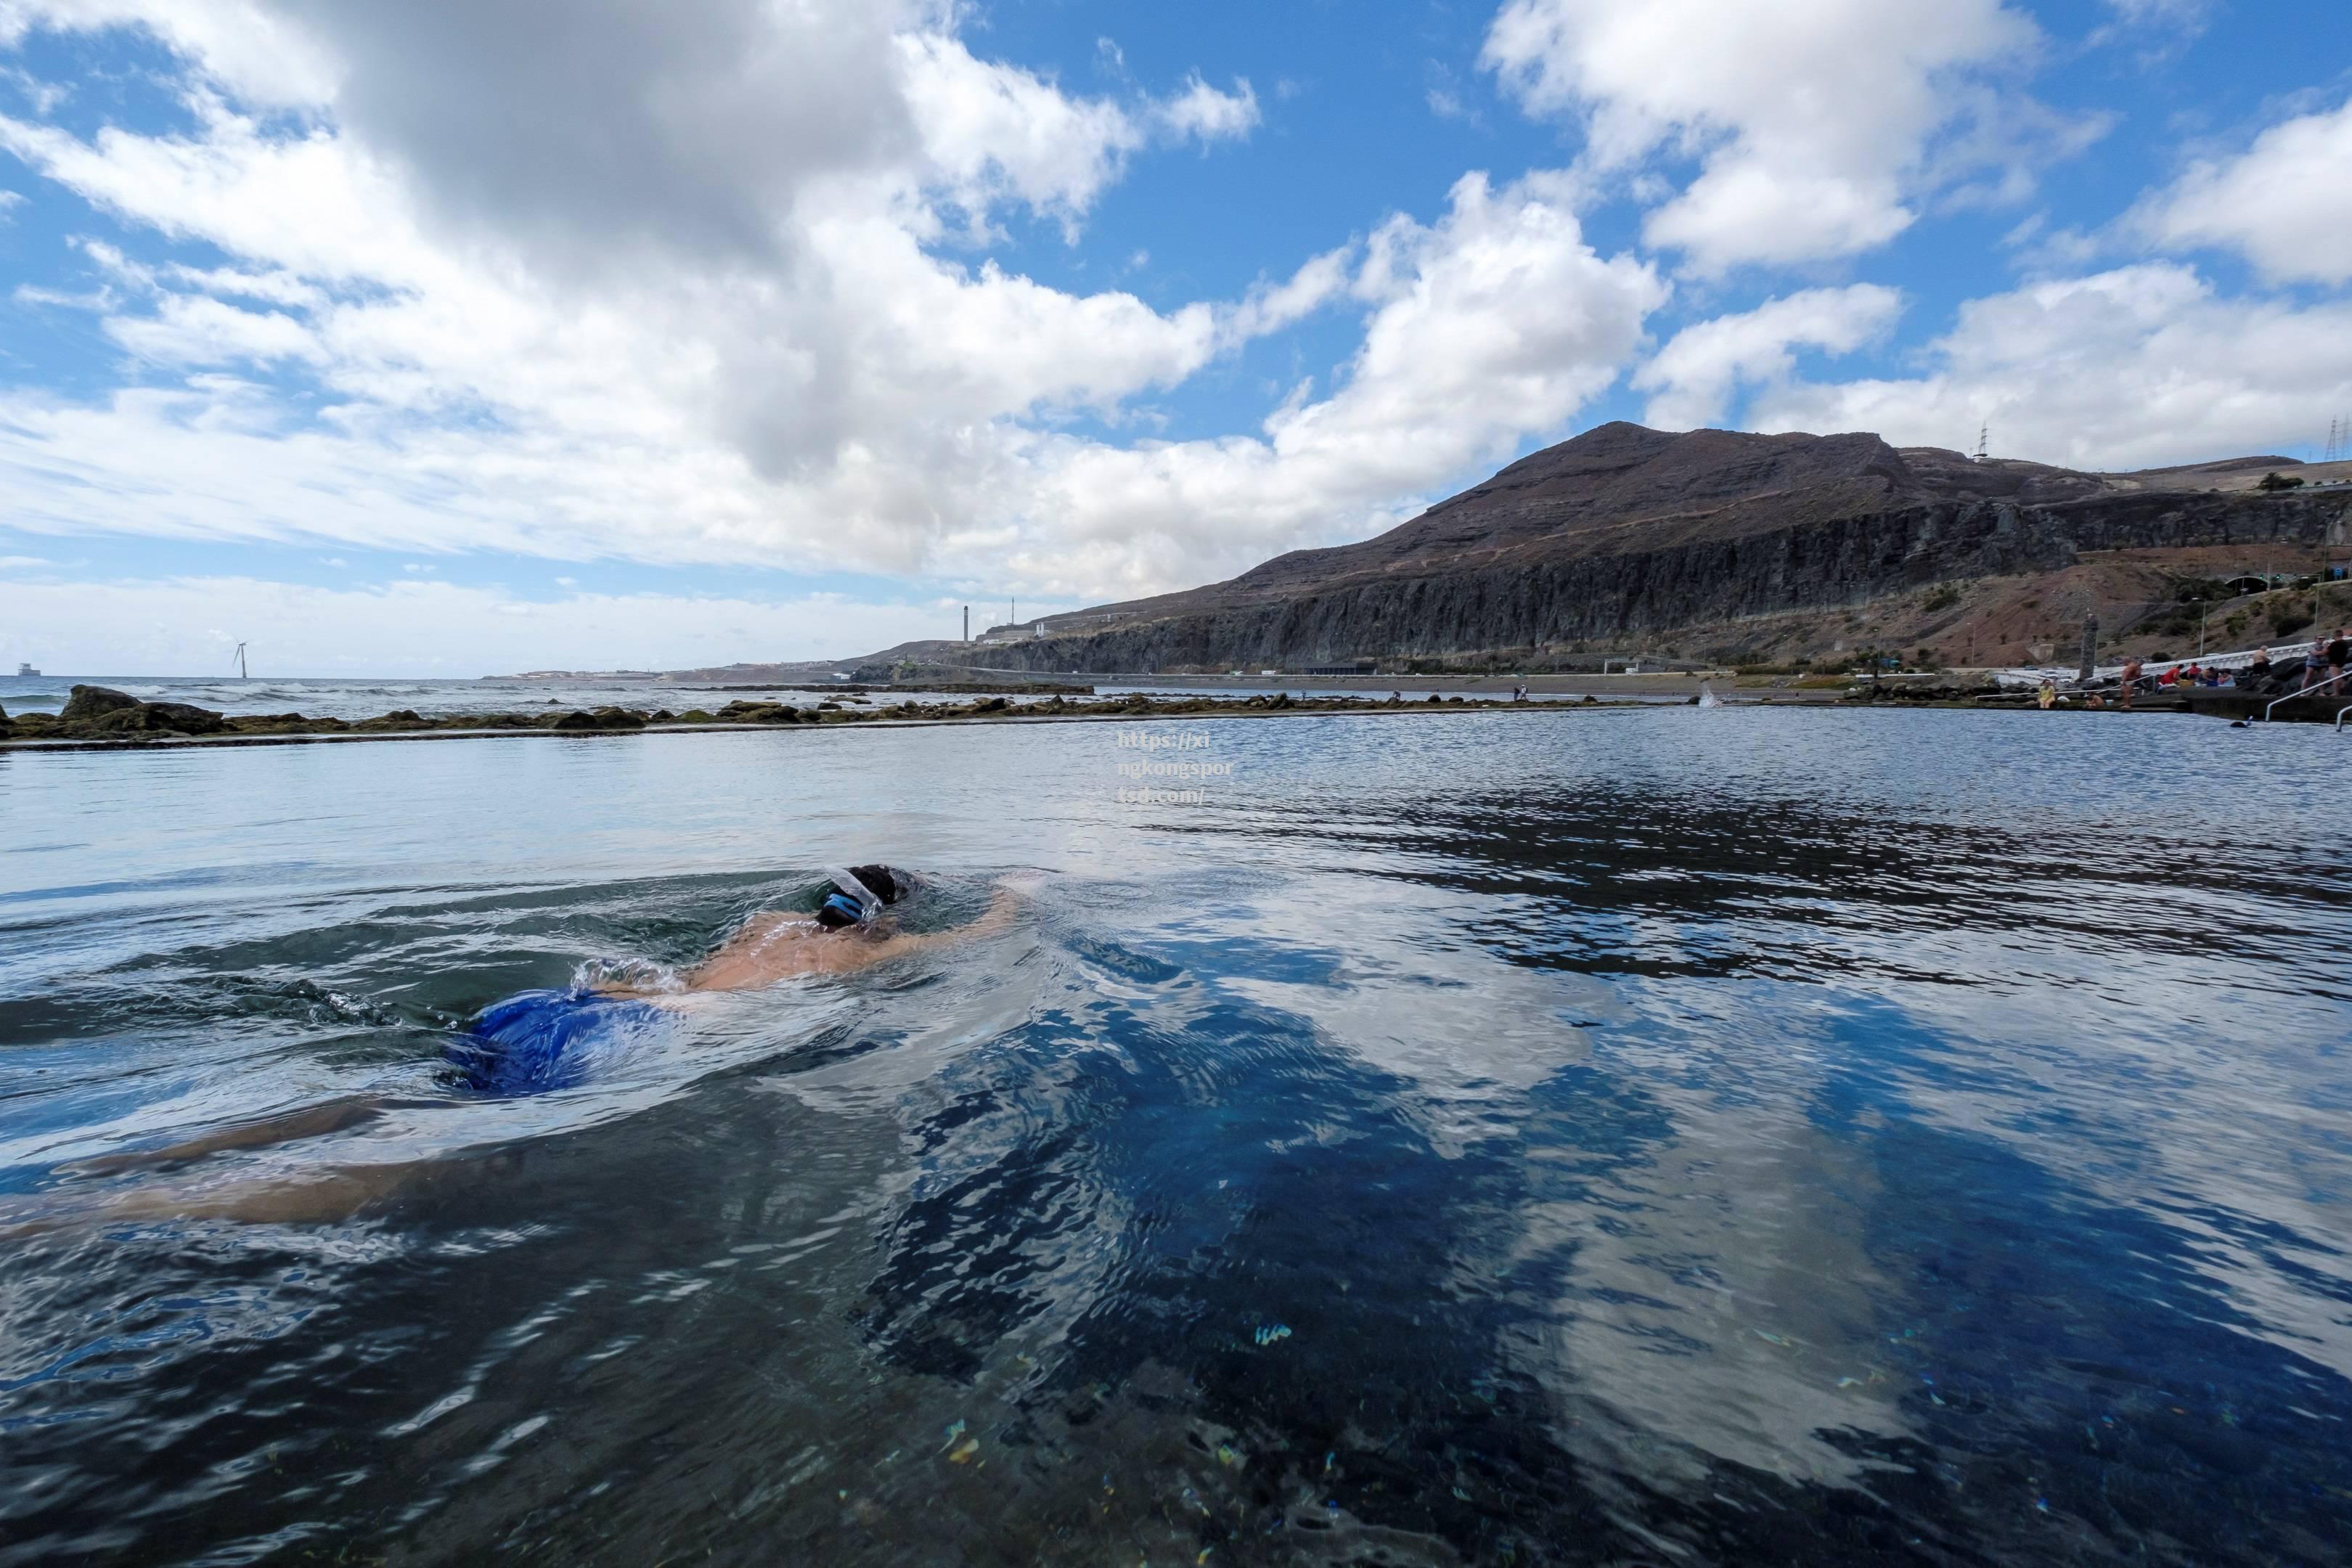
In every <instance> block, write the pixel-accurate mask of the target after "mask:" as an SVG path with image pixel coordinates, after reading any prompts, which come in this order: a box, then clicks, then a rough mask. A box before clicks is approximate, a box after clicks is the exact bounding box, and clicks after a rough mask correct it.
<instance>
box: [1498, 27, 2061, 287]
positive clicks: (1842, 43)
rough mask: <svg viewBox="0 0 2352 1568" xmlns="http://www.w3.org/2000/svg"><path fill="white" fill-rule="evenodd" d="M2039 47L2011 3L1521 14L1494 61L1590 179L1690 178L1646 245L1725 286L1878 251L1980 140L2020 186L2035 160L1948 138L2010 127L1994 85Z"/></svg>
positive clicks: (1994, 145) (1647, 231)
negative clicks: (1717, 277) (1965, 125)
mask: <svg viewBox="0 0 2352 1568" xmlns="http://www.w3.org/2000/svg"><path fill="white" fill-rule="evenodd" d="M2039 37H2040V35H2039V31H2038V29H2037V28H2036V27H2035V26H2034V25H2033V23H2032V21H2031V20H2030V19H2029V18H2028V17H2027V16H2025V15H2024V14H2023V13H2021V12H2020V11H2018V10H2014V9H2012V8H2011V7H2010V6H2008V5H2005V4H2003V0H1951V3H1949V4H1944V5H1932V6H1921V5H1888V4H1886V3H1885V0H1787V3H1784V4H1780V5H1753V4H1748V0H1648V3H1646V4H1643V5H1623V4H1620V3H1618V0H1509V3H1508V4H1507V5H1504V7H1503V8H1502V11H1501V12H1500V13H1499V14H1498V15H1497V16H1496V18H1495V22H1494V25H1493V26H1492V28H1491V29H1490V31H1489V32H1488V35H1487V37H1486V47H1485V50H1484V53H1483V56H1482V59H1483V61H1484V63H1485V64H1486V66H1487V68H1490V69H1492V70H1494V71H1495V72H1496V73H1497V75H1498V76H1499V77H1500V79H1501V80H1502V82H1503V85H1504V87H1505V89H1507V90H1508V91H1509V92H1511V93H1512V94H1514V95H1515V96H1516V97H1517V99H1518V100H1519V102H1520V103H1521V104H1522V105H1523V106H1524V107H1525V108H1526V109H1527V110H1528V111H1529V112H1531V113H1536V114H1544V115H1559V116H1567V117H1571V118H1573V119H1575V120H1576V121H1578V122H1579V123H1580V125H1581V126H1582V128H1583V130H1584V132H1585V137H1586V145H1585V153H1584V161H1585V162H1586V163H1587V164H1589V165H1590V166H1591V168H1592V169H1594V170H1595V171H1598V172H1601V173H1629V172H1633V171H1637V170H1640V169H1641V168H1642V167H1643V165H1644V164H1645V163H1647V162H1648V161H1650V160H1651V159H1653V158H1654V157H1656V156H1659V155H1662V154H1663V155H1665V156H1668V157H1673V158H1683V157H1690V158H1696V159H1697V160H1698V162H1699V172H1698V174H1697V176H1696V179H1694V180H1692V181H1691V182H1690V184H1688V185H1687V186H1685V188H1683V189H1682V191H1681V192H1680V194H1679V195H1675V196H1674V197H1673V199H1671V200H1669V201H1666V202H1665V203H1664V205H1660V206H1658V207H1656V208H1655V209H1654V211H1652V212H1651V213H1650V214H1649V216H1648V218H1647V220H1646V222H1645V225H1644V229H1643V233H1644V237H1646V238H1647V239H1648V240H1649V242H1650V243H1651V244H1653V245H1656V246H1662V247H1674V248H1676V249H1680V250H1682V251H1683V252H1685V255H1686V257H1687V258H1688V259H1689V262H1690V264H1691V266H1692V267H1693V268H1695V269H1696V270H1698V271H1701V272H1717V271H1721V270H1722V269H1724V268H1728V267H1732V266H1735V265H1738V264H1742V263H1749V262H1762V263H1777V264H1790V263H1800V262H1807V261H1812V260H1817V259H1821V258H1834V257H1842V256H1850V255H1853V254H1855V253H1857V252H1860V251H1864V250H1867V249H1870V248H1872V247H1875V246H1879V245H1883V244H1885V242H1886V241H1887V240H1889V239H1891V238H1893V237H1895V235H1897V234H1899V233H1901V232H1902V231H1903V230H1904V229H1905V228H1906V227H1908V226H1910V224H1911V223H1912V222H1913V221H1914V219H1915V218H1916V216H1917V213H1918V205H1917V204H1918V201H1919V199H1920V198H1921V197H1922V196H1923V195H1927V194H1930V190H1931V188H1932V187H1935V186H1937V185H1940V184H1950V183H1952V182H1953V181H1955V180H1957V179H1958V178H1959V177H1961V176H1962V175H1963V174H1965V173H1966V172H1967V170H1966V169H1965V168H1964V167H1960V166H1956V165H1955V164H1954V163H1953V162H1952V160H1951V158H1950V157H1948V156H1947V155H1946V154H1948V153H1950V152H1951V151H1954V150H1956V149H1958V148H1960V147H1963V146H1967V145H1969V143H1970V142H1971V140H1973V141H1974V142H1976V143H1977V148H1978V150H1977V153H1976V155H1975V159H1974V160H1973V161H1976V162H1981V161H1982V160H1984V159H1993V160H1997V161H1999V162H2000V163H2003V164H2004V165H2006V166H2007V167H2009V168H2011V169H2017V168H2021V166H2022V163H2023V161H2024V159H2025V157H2026V156H2027V150H2026V149H2021V148H2019V147H2017V146H2015V145H2013V144H2003V143H2002V142H2001V141H2000V139H1999V138H1994V139H1990V140H1987V139H1985V138H1983V137H1976V138H1973V139H1971V138H1968V137H1962V138H1958V139H1957V140H1956V139H1954V138H1953V137H1951V136H1949V135H1948V132H1953V131H1954V130H1955V129H1956V127H1958V126H1960V125H1961V124H1962V122H1964V121H1968V122H1983V121H1988V120H1995V121H1997V120H2000V119H2003V118H2014V117H2013V116H2012V115H2011V113H2010V108H2011V105H2010V104H2009V103H2007V102H2005V101H2004V100H2000V99H1999V98H1998V97H1997V96H1996V95H1995V94H1993V93H1992V92H1991V90H1990V89H1989V88H1988V87H1987V85H1986V84H1987V82H1988V81H1990V79H1992V78H1993V77H1994V76H1995V75H1996V74H1997V73H1998V72H2000V70H2003V69H2006V68H2013V67H2014V65H2015V64H2016V63H2017V62H2018V61H2019V60H2020V59H2021V58H2022V57H2024V56H2026V55H2027V54H2028V53H2030V51H2031V50H2032V48H2033V47H2034V46H2035V44H2036V42H2037V41H2038V38H2039ZM2040 112H2041V113H2042V115H2044V116H2046V111H2040ZM1939 138H1942V141H1941V142H1939V140H1938V139H1939ZM2021 188H2030V180H2029V181H2023V182H2021ZM2010 194H2011V195H2015V194H2017V193H2016V190H2015V189H2012V190H2011V193H2010Z"/></svg>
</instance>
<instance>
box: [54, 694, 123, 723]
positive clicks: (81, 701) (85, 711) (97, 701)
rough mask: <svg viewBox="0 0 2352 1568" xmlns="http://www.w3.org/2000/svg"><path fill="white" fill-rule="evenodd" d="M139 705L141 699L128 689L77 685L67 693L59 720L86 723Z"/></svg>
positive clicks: (60, 721) (61, 721)
mask: <svg viewBox="0 0 2352 1568" xmlns="http://www.w3.org/2000/svg"><path fill="white" fill-rule="evenodd" d="M139 705H140V703H139V699H137V698H136V697H133V696H131V694H130V693H129V692H127V691H117V690H115V689H113V688H112V687H110V686H77V687H75V688H74V689H73V690H72V691H71V692H69V693H68V694H67V697H66V705H65V708H64V709H63V710H61V711H60V712H59V713H58V723H60V724H86V723H89V721H92V720H94V719H98V718H101V717H103V716H104V715H106V714H109V713H120V712H121V711H123V710H125V709H131V708H136V707H138V706H139Z"/></svg>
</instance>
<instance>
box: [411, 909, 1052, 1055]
mask: <svg viewBox="0 0 2352 1568" xmlns="http://www.w3.org/2000/svg"><path fill="white" fill-rule="evenodd" d="M826 877H827V879H828V880H827V881H826V882H825V884H824V887H823V888H822V889H820V890H819V892H818V894H817V905H816V909H815V910H814V912H813V913H800V912H796V911H791V910H763V911H761V913H759V914H755V915H753V916H751V918H750V919H749V920H747V921H744V922H743V923H742V924H741V925H740V926H739V927H737V928H736V931H735V933H734V934H733V935H732V936H730V937H729V938H728V939H727V941H726V942H724V943H723V944H722V945H721V946H720V947H719V951H718V952H714V953H712V954H711V955H710V956H709V958H707V959H705V960H703V962H702V963H699V964H698V965H696V966H695V967H694V968H693V969H690V970H688V971H687V973H685V974H684V975H683V976H681V977H680V978H679V979H678V980H677V982H676V983H675V984H660V985H652V986H637V985H622V984H604V985H575V986H572V987H570V988H567V989H563V990H551V991H526V992H523V993H522V994H520V995H517V996H511V997H509V998H508V999H507V1000H506V1001H504V1002H500V1003H498V1004H497V1005H493V1006H490V1007H487V1008H485V1009H483V1011H482V1014H481V1016H479V1017H478V1018H477V1019H475V1021H474V1026H473V1027H472V1028H471V1029H469V1030H468V1031H467V1034H466V1035H465V1037H463V1038H462V1039H459V1040H457V1041H454V1042H452V1043H451V1045H450V1047H449V1049H448V1052H447V1056H448V1058H449V1062H450V1065H451V1066H452V1067H454V1068H457V1071H458V1073H459V1075H460V1076H461V1077H462V1078H463V1079H464V1080H465V1084H466V1087H467V1088H468V1089H474V1090H475V1091H477V1092H478V1093H482V1094H494V1095H511V1094H532V1093H536V1092H538V1091H540V1090H541V1089H560V1088H564V1087H566V1086H568V1085H571V1084H573V1083H577V1082H578V1081H580V1079H581V1078H582V1077H583V1072H584V1064H583V1059H582V1058H583V1052H582V1050H581V1049H580V1047H581V1046H582V1044H583V1042H584V1041H586V1040H588V1039H590V1038H593V1037H607V1036H609V1035H610V1034H612V1033H613V1032H614V1031H618V1030H625V1029H628V1028H632V1027H635V1026H642V1025H646V1024H649V1023H654V1022H657V1021H658V1020H659V1018H660V1016H661V1014H660V1012H659V1011H658V1010H659V1009H662V1008H665V1007H668V1006H672V1005H677V1001H678V999H679V998H681V997H685V996H689V995H692V994H696V993H698V992H706V991H750V990H755V989H757V988H759V987H761V986H763V985H772V984H775V983H776V982H778V981H780V980H787V979H791V978H793V977H794V976H796V975H803V974H848V973H853V972H855V971H856V970H860V969H866V968H870V967H872V966H873V965H875V964H877V963H885V962H887V960H890V959H894V958H899V957H903V956H904V955H906V954H907V953H909V952H919V951H920V950H921V949H923V948H926V947H934V946H937V945H939V944H940V943H942V942H961V941H962V940H964V939H965V938H967V937H974V936H984V935H987V934H988V933H989V932H991V931H1001V930H1003V928H1004V926H1005V925H1006V924H1008V923H1009V922H1010V921H1012V919H1013V894H1012V893H1011V891H1010V890H1008V889H1003V888H1001V887H1000V888H999V889H997V891H996V898H995V900H994V901H993V902H992V903H991V904H990V905H989V908H988V912H987V913H986V914H984V915H982V916H981V918H980V919H979V920H977V921H972V922H971V924H969V925H965V926H959V927H957V928H956V929H955V930H953V931H936V932H931V933H929V934H925V935H917V934H914V933H911V932H908V931H900V930H898V928H897V925H896V924H895V923H894V922H893V921H890V920H888V919H887V917H886V915H885V913H884V911H885V910H887V909H889V908H890V907H891V906H893V905H895V904H897V903H898V902H899V900H902V899H904V898H905V897H907V896H908V894H909V893H911V892H912V891H913V889H914V879H913V877H912V876H910V875H909V874H908V873H907V872H905V871H894V870H892V869H891V868H889V867H887V866H879V865H875V866H857V867H852V868H831V869H828V870H827V872H826Z"/></svg>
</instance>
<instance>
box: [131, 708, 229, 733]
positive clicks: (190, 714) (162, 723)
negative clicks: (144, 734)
mask: <svg viewBox="0 0 2352 1568" xmlns="http://www.w3.org/2000/svg"><path fill="white" fill-rule="evenodd" d="M139 716H140V720H141V722H142V725H143V726H144V727H145V728H147V729H149V730H173V731H178V732H179V733H181V734H183V735H217V734H219V733H220V732H221V731H223V730H226V729H227V728H228V726H227V724H226V723H225V722H224V721H222V719H221V716H220V715H219V714H217V713H215V712H214V711H213V710H210V709H208V708H197V707H194V706H192V705H191V704H189V703H185V702H148V703H142V705H141V707H140V710H139Z"/></svg>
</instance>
